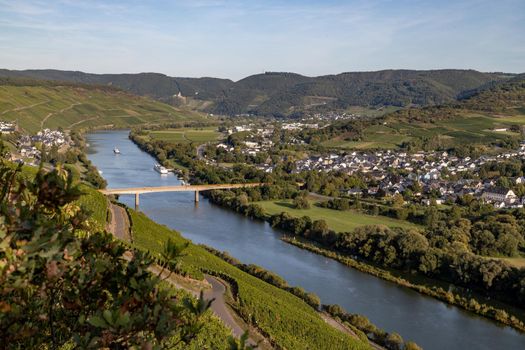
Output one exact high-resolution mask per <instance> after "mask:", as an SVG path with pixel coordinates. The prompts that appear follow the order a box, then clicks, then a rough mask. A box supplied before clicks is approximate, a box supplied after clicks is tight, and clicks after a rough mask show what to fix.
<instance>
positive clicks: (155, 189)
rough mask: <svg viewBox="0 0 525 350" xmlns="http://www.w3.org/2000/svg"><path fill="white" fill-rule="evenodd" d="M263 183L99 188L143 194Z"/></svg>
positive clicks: (204, 189) (123, 192) (230, 187)
mask: <svg viewBox="0 0 525 350" xmlns="http://www.w3.org/2000/svg"><path fill="white" fill-rule="evenodd" d="M261 185H263V184H262V183H247V184H219V185H181V186H159V187H131V188H114V189H105V190H99V191H100V192H101V193H103V194H105V195H109V194H141V193H155V192H195V191H197V192H200V191H210V190H227V189H233V188H244V187H258V186H261Z"/></svg>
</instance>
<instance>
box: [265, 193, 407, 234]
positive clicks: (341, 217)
mask: <svg viewBox="0 0 525 350" xmlns="http://www.w3.org/2000/svg"><path fill="white" fill-rule="evenodd" d="M256 204H258V205H260V206H261V207H262V208H263V209H264V211H265V212H266V213H268V214H270V215H274V214H280V213H282V212H283V211H284V212H287V213H289V214H290V215H292V216H295V217H301V216H305V215H306V216H309V217H310V218H311V219H312V220H320V219H324V220H325V221H326V223H327V224H328V227H330V229H332V230H334V231H336V232H348V231H352V230H353V229H354V228H356V227H359V226H363V225H386V226H389V227H406V228H416V227H417V226H416V225H414V224H411V223H409V222H407V221H402V220H396V219H392V218H387V217H385V216H373V215H367V214H362V213H359V212H357V211H355V210H347V211H341V210H334V209H327V208H321V207H318V206H315V205H312V206H311V207H310V209H295V208H292V206H291V202H290V201H286V200H277V201H262V202H256Z"/></svg>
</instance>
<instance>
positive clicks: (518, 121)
mask: <svg viewBox="0 0 525 350" xmlns="http://www.w3.org/2000/svg"><path fill="white" fill-rule="evenodd" d="M511 125H525V115H516V116H501V117H493V116H489V115H482V114H465V115H463V116H461V117H458V118H454V119H452V120H443V121H437V122H435V123H423V122H419V123H407V122H392V121H391V122H387V123H385V124H383V125H373V126H370V127H368V128H366V129H365V130H364V131H363V137H362V139H361V140H359V141H349V140H345V136H344V135H343V136H339V137H337V138H334V139H331V140H328V141H325V142H324V143H323V146H325V147H333V148H342V149H395V148H398V147H399V146H401V144H402V143H403V142H407V141H410V140H413V139H416V138H433V137H434V138H437V139H439V140H440V141H441V142H443V143H444V144H447V145H451V146H454V145H459V144H466V143H468V144H472V143H480V144H486V143H489V142H492V141H494V140H497V139H505V138H508V137H512V138H519V137H520V136H521V135H520V134H519V133H516V132H512V131H510V130H507V131H494V129H497V128H506V129H508V128H510V126H511Z"/></svg>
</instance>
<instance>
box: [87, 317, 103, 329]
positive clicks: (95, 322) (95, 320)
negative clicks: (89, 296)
mask: <svg viewBox="0 0 525 350" xmlns="http://www.w3.org/2000/svg"><path fill="white" fill-rule="evenodd" d="M88 323H89V324H90V325H92V326H94V327H99V328H107V326H108V324H107V323H106V321H104V319H103V318H102V317H100V316H93V317H90V318H89V320H88Z"/></svg>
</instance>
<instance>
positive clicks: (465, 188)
mask: <svg viewBox="0 0 525 350" xmlns="http://www.w3.org/2000/svg"><path fill="white" fill-rule="evenodd" d="M516 158H521V159H525V142H524V143H522V144H521V146H520V148H519V149H518V150H516V151H513V152H508V153H503V154H499V155H496V156H481V157H479V158H476V159H472V158H470V157H465V158H460V157H457V156H450V155H449V154H448V153H447V152H417V153H414V154H408V153H406V152H402V151H392V150H387V151H382V152H379V151H378V152H352V153H350V154H335V153H330V154H328V155H325V156H312V157H309V158H307V159H304V160H299V161H297V162H296V170H295V171H296V172H302V171H310V170H317V171H324V172H330V171H338V172H343V173H345V174H347V175H353V174H362V175H364V176H365V178H367V179H368V180H369V181H370V183H374V184H376V185H375V186H371V187H368V188H367V189H360V188H352V189H345V190H344V192H345V193H344V194H346V195H349V196H362V195H368V196H377V195H378V194H379V193H380V192H381V194H382V195H391V196H393V195H396V194H403V193H405V191H406V190H407V189H410V188H413V187H414V186H413V185H414V183H416V182H417V183H418V184H419V186H417V187H419V188H421V191H419V192H416V193H413V194H412V195H413V196H414V197H415V198H418V199H419V200H420V202H421V203H424V204H427V205H430V204H431V203H436V204H444V203H445V202H447V201H455V200H456V199H457V198H458V197H459V196H465V195H472V196H474V197H479V198H481V199H483V200H484V201H485V202H487V203H491V204H493V205H494V207H496V208H510V207H514V208H515V207H523V204H524V203H525V198H521V199H520V198H518V196H517V195H516V194H515V193H514V192H513V191H512V190H508V189H504V188H501V187H498V186H497V182H496V181H495V180H494V179H490V180H479V179H472V178H469V177H468V176H463V175H464V174H465V173H467V172H470V173H474V174H476V173H477V172H478V171H479V170H480V167H481V166H482V165H483V164H485V163H489V162H499V161H504V160H509V159H516ZM457 175H459V176H457ZM450 178H457V179H456V180H451V179H450ZM511 181H513V182H514V184H516V185H518V184H524V183H525V178H524V177H516V178H514V179H511Z"/></svg>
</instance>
